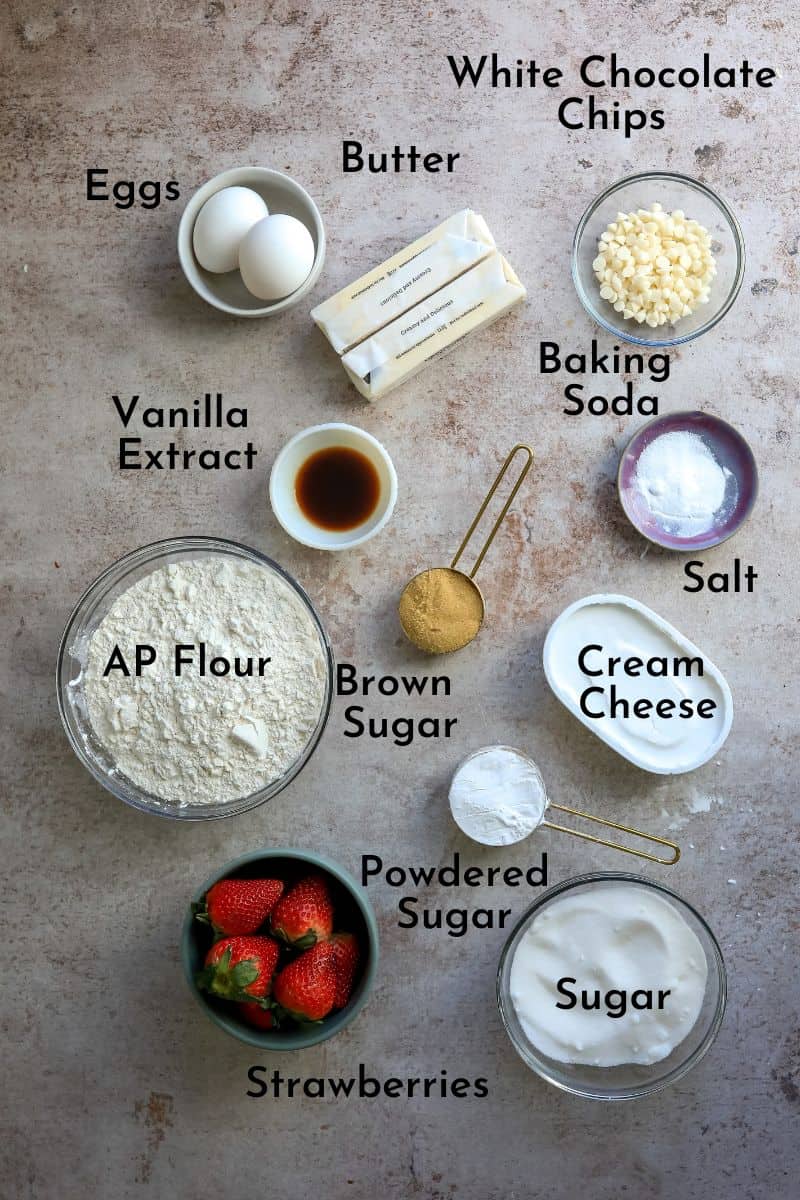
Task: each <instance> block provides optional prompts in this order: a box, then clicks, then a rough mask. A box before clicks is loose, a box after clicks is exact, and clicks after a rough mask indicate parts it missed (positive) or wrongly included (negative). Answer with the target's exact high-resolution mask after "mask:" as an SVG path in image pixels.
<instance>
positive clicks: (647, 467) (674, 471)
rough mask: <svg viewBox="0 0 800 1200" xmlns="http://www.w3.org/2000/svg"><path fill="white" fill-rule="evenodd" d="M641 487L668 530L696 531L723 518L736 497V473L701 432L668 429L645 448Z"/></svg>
mask: <svg viewBox="0 0 800 1200" xmlns="http://www.w3.org/2000/svg"><path fill="white" fill-rule="evenodd" d="M636 487H637V488H638V490H639V492H640V494H641V496H642V498H643V500H644V501H645V503H646V505H647V507H648V509H649V510H650V512H651V514H652V515H653V516H654V517H655V518H656V520H657V521H658V524H659V525H660V526H661V528H662V529H663V530H664V531H665V532H666V533H671V534H673V535H674V536H676V537H693V536H696V535H698V534H701V533H707V532H708V530H709V529H712V528H713V527H714V525H717V524H720V523H721V522H722V521H723V520H724V519H725V517H726V516H727V515H728V513H729V512H730V511H731V509H732V507H733V505H734V503H735V501H736V492H737V489H736V479H735V477H734V476H733V474H732V473H731V472H730V471H729V470H728V469H727V467H722V466H720V464H719V463H718V462H717V460H716V458H715V457H714V455H713V453H712V451H711V450H710V448H709V447H708V446H707V445H706V443H705V442H704V441H703V439H702V438H701V437H699V436H698V434H696V433H691V432H689V431H688V430H675V431H673V432H671V433H662V434H661V436H660V437H657V438H654V440H653V441H652V442H650V444H649V445H648V446H646V447H645V449H644V450H643V451H642V454H641V457H640V458H639V462H638V464H637V467H636Z"/></svg>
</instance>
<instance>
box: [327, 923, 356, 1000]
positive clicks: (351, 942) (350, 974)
mask: <svg viewBox="0 0 800 1200" xmlns="http://www.w3.org/2000/svg"><path fill="white" fill-rule="evenodd" d="M328 945H329V946H330V947H331V948H332V950H333V968H334V971H335V972H336V996H335V998H334V1001H333V1007H334V1008H344V1006H345V1004H347V1001H348V1000H349V999H350V995H351V993H352V991H353V982H354V980H355V977H356V971H357V970H358V964H359V960H360V958H361V955H360V953H359V949H358V942H357V941H356V938H355V936H354V934H352V933H335V934H334V935H333V937H332V938H331V939H330V941H329V942H328Z"/></svg>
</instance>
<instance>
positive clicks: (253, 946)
mask: <svg viewBox="0 0 800 1200" xmlns="http://www.w3.org/2000/svg"><path fill="white" fill-rule="evenodd" d="M279 954H280V947H279V946H278V943H277V942H274V941H273V940H272V938H268V937H227V938H222V940H221V941H219V942H215V943H214V945H213V946H212V947H211V949H210V950H209V952H208V954H207V955H206V961H205V966H204V967H203V970H202V971H200V972H198V974H197V976H196V982H197V986H198V987H199V988H202V990H203V991H206V992H211V994H212V995H213V996H219V997H220V999H222V1000H251V999H252V1000H264V999H265V998H266V997H267V996H268V995H269V991H270V986H271V984H272V976H273V975H274V974H275V968H276V966H277V965H278V956H279Z"/></svg>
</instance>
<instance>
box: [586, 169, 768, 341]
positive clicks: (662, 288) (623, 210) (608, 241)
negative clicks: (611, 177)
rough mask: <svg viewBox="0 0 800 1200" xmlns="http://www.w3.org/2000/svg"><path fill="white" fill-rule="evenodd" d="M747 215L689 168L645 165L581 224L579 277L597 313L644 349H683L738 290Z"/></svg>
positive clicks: (722, 311)
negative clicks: (684, 171) (742, 223)
mask: <svg viewBox="0 0 800 1200" xmlns="http://www.w3.org/2000/svg"><path fill="white" fill-rule="evenodd" d="M744 264H745V248H744V238H743V236H742V231H741V228H740V227H739V222H738V221H737V220H736V217H735V216H734V214H733V212H732V211H731V209H730V207H729V206H728V205H727V204H726V203H725V201H724V200H723V199H722V198H721V197H720V196H718V195H717V194H716V193H715V192H714V191H712V189H711V188H710V187H708V186H707V185H706V184H704V183H701V182H700V181H699V180H697V179H692V178H690V177H689V176H688V175H679V174H676V173H674V172H671V171H644V172H642V173H641V174H638V175H629V176H627V177H626V178H625V179H620V180H618V181H617V182H616V183H613V184H612V185H611V186H610V187H608V188H606V189H605V191H604V192H602V193H601V194H600V195H599V196H598V197H597V198H596V199H595V200H593V201H592V203H591V204H590V205H589V207H588V208H587V210H586V212H585V213H584V214H583V216H582V217H581V219H580V221H579V223H578V228H577V229H576V231H575V239H574V242H573V246H572V278H573V280H574V281H575V287H576V289H577V292H578V296H579V297H580V300H581V303H582V304H583V306H584V308H585V309H586V311H587V312H588V313H589V316H590V317H591V318H592V319H593V320H594V321H596V322H597V324H598V325H601V326H602V327H603V329H606V330H607V331H608V332H609V333H611V334H613V336H614V337H617V338H622V339H623V340H624V341H627V342H634V343H636V344H637V345H640V346H653V347H658V346H679V345H681V344H682V343H683V342H689V341H692V340H693V339H694V338H696V337H700V335H701V334H703V333H706V332H707V331H708V330H709V329H713V328H714V326H715V325H716V324H717V323H718V322H719V321H721V320H722V318H723V317H724V316H725V314H726V312H728V310H729V309H730V307H731V305H732V304H733V302H734V300H735V299H736V297H737V296H738V294H739V289H740V288H741V286H742V279H743V277H744Z"/></svg>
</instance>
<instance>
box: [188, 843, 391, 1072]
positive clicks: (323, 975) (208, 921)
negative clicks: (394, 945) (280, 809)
mask: <svg viewBox="0 0 800 1200" xmlns="http://www.w3.org/2000/svg"><path fill="white" fill-rule="evenodd" d="M181 956H182V959H183V968H184V971H185V973H186V978H187V980H188V983H189V987H190V988H191V990H192V992H193V994H194V996H195V998H196V1000H197V1002H198V1003H199V1004H200V1006H201V1007H202V1008H203V1009H204V1010H205V1012H206V1013H207V1015H208V1016H209V1017H210V1018H211V1020H212V1021H213V1022H214V1023H215V1024H216V1025H219V1026H220V1028H221V1029H224V1030H225V1031H226V1033H230V1034H231V1035H232V1036H233V1037H235V1038H238V1039H239V1041H241V1042H247V1043H248V1044H249V1045H251V1046H258V1047H259V1048H260V1049H263V1050H302V1049H304V1048H305V1047H307V1046H314V1045H316V1044H317V1043H318V1042H324V1041H326V1040H327V1039H328V1038H330V1037H333V1035H334V1034H336V1033H339V1031H340V1030H342V1029H344V1028H345V1026H346V1025H349V1024H350V1022H351V1021H352V1020H353V1019H354V1018H355V1017H356V1016H357V1015H358V1013H359V1012H360V1011H361V1009H362V1008H363V1007H364V1005H365V1004H366V1002H367V999H368V997H369V993H370V991H371V990H372V985H373V983H374V981H375V972H376V970H377V966H378V927H377V924H376V922H375V914H374V913H373V911H372V905H371V904H370V902H369V900H368V899H367V897H366V894H365V893H364V891H363V890H362V889H361V888H360V887H359V886H358V884H357V883H356V881H355V879H353V877H352V875H350V874H349V873H348V872H347V871H345V870H344V869H343V868H342V867H340V866H337V864H336V863H334V862H331V861H330V860H329V859H326V858H323V856H322V855H320V854H314V853H312V852H311V851H307V850H287V849H275V850H258V851H256V852H255V853H253V854H245V855H243V856H242V857H241V858H236V859H234V860H233V862H229V863H228V864H227V865H226V866H225V867H223V868H222V870H221V871H219V872H218V873H217V874H215V875H214V876H212V878H211V879H207V880H206V882H205V883H204V884H203V886H202V887H201V888H200V889H199V891H198V892H197V894H196V895H195V897H194V899H193V901H192V903H191V905H190V907H189V911H188V912H187V914H186V919H185V920H184V924H183V936H182V941H181Z"/></svg>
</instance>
